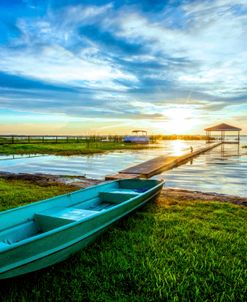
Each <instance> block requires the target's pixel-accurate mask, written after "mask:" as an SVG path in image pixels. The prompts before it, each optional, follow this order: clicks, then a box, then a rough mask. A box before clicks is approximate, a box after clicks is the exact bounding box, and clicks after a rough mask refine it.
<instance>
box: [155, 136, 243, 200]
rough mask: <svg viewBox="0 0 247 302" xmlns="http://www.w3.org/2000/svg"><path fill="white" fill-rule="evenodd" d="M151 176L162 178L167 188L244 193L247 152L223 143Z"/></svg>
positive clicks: (232, 193)
mask: <svg viewBox="0 0 247 302" xmlns="http://www.w3.org/2000/svg"><path fill="white" fill-rule="evenodd" d="M243 143H244V142H243ZM245 144H246V145H247V141H246V143H245ZM154 178H164V179H165V180H166V186H167V187H179V188H184V189H189V190H197V191H205V192H217V193H222V194H231V195H239V196H247V155H246V154H245V150H244V149H242V148H241V146H240V147H239V145H237V144H224V145H220V146H218V147H217V148H215V149H212V150H210V151H208V152H206V153H204V154H201V155H200V156H198V157H195V158H194V159H193V162H192V163H191V162H188V163H186V164H185V165H183V166H180V167H178V168H176V169H173V170H170V171H166V172H163V173H162V174H160V175H158V176H154Z"/></svg>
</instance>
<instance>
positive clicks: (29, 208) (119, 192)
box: [0, 179, 163, 279]
mask: <svg viewBox="0 0 247 302" xmlns="http://www.w3.org/2000/svg"><path fill="white" fill-rule="evenodd" d="M162 186H163V181H157V180H141V179H126V180H118V181H113V182H109V183H104V184H100V185H96V186H94V187H90V188H87V189H83V190H79V191H75V192H72V193H70V194H66V195H60V196H57V197H54V198H50V199H47V200H43V201H39V202H35V203H32V204H30V205H26V206H22V207H18V208H15V209H12V210H8V211H5V212H1V213H0V279H5V278H11V277H15V276H18V275H22V274H26V273H29V272H32V271H36V270H39V269H42V268H45V267H47V266H50V265H52V264H55V263H57V262H60V261H63V260H64V259H66V258H68V257H69V256H70V255H71V254H74V253H76V252H77V251H79V250H80V249H82V248H84V247H85V246H87V245H88V244H89V243H91V242H92V241H93V240H94V239H95V238H96V237H97V236H98V235H99V234H100V233H102V231H104V230H105V229H106V228H107V227H108V226H109V225H110V224H112V223H113V222H115V221H116V220H118V219H120V218H121V217H123V216H125V215H126V214H128V213H130V212H131V211H133V210H135V209H137V208H138V207H140V206H142V205H143V204H145V203H146V202H148V201H150V200H153V199H154V198H155V197H156V196H157V195H158V194H159V192H160V191H161V189H162Z"/></svg>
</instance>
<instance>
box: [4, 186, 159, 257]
mask: <svg viewBox="0 0 247 302" xmlns="http://www.w3.org/2000/svg"><path fill="white" fill-rule="evenodd" d="M119 181H120V180H117V181H116V180H114V181H111V182H110V183H115V182H119ZM156 181H157V182H158V184H157V185H155V186H154V187H152V188H150V189H149V190H147V191H146V192H143V193H140V194H139V195H137V196H133V197H131V198H129V199H127V200H126V201H123V202H121V203H119V204H116V205H115V204H114V206H113V207H111V208H109V209H106V210H104V211H103V213H109V212H110V211H112V210H115V209H118V208H120V207H122V206H124V205H125V204H127V203H129V202H132V201H133V200H135V199H138V198H140V197H141V196H145V195H146V194H148V193H151V192H153V191H155V190H157V189H158V188H159V187H161V188H162V186H163V185H164V181H163V180H156ZM107 184H108V183H107ZM100 185H102V184H100ZM100 185H97V186H100ZM90 188H92V187H89V188H86V189H80V190H77V191H75V192H78V191H83V190H87V189H90ZM72 193H73V192H72ZM69 194H70V193H69ZM66 195H68V194H63V195H59V196H56V197H60V196H66ZM56 197H52V198H51V199H53V198H56ZM46 200H50V199H45V200H42V201H46ZM42 201H38V203H40V202H42ZM26 206H30V205H26ZM26 206H21V207H26ZM21 207H18V208H21ZM18 208H14V209H13V210H15V209H18ZM11 210H12V209H10V210H8V211H11ZM4 212H5V211H4ZM36 214H38V213H36ZM100 215H102V212H101V211H99V212H98V213H95V214H93V215H91V216H88V217H85V218H83V219H81V220H77V221H73V222H71V223H68V224H66V225H63V226H60V227H57V228H54V229H52V230H49V231H47V232H44V233H41V234H38V235H36V236H32V237H28V238H26V239H23V240H21V241H19V242H16V243H12V244H11V245H7V246H6V247H2V248H1V250H0V254H2V253H5V252H8V251H10V250H14V249H16V248H18V247H20V246H22V245H25V244H28V243H30V242H33V241H37V240H40V239H43V238H45V237H47V236H49V235H52V234H54V233H59V232H62V231H64V230H66V229H68V228H71V227H74V226H76V225H78V224H80V223H82V222H85V221H88V220H91V219H93V218H95V217H96V216H100ZM123 216H124V215H123ZM121 217H122V216H121Z"/></svg>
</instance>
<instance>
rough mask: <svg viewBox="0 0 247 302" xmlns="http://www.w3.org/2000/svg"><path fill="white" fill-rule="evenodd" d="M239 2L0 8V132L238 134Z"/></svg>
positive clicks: (246, 44) (29, 1) (246, 24)
mask: <svg viewBox="0 0 247 302" xmlns="http://www.w3.org/2000/svg"><path fill="white" fill-rule="evenodd" d="M246 32H247V2H246V1H245V0H235V1H234V0H233V1H230V0H215V1H204V0H202V1H188V0H184V1H175V0H174V1H172V0H171V1H158V0H152V1H151V0H145V1H130V0H129V1H120V0H118V1H103V0H102V1H93V0H91V1H73V0H56V1H55V0H50V1H49V0H11V1H9V0H1V1H0V58H1V60H0V102H1V107H0V133H4V134H5V133H29V134H38V133H42V134H43V133H44V134H54V133H57V134H81V133H93V134H95V133H116V132H117V133H128V132H129V131H130V130H131V129H133V128H137V127H138V128H140V127H141V128H144V129H147V130H149V131H150V132H152V133H164V134H166V133H201V132H202V130H203V128H204V127H205V126H208V125H213V124H216V123H219V122H228V123H231V124H234V125H236V126H240V127H242V128H243V130H244V132H246V131H247V127H246V120H247V118H246V115H247V76H246V74H247V39H246Z"/></svg>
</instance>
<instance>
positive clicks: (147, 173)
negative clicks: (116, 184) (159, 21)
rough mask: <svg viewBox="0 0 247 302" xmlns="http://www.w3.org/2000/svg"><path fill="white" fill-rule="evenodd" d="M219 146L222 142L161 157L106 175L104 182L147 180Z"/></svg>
mask: <svg viewBox="0 0 247 302" xmlns="http://www.w3.org/2000/svg"><path fill="white" fill-rule="evenodd" d="M221 144H222V142H220V143H214V144H210V145H208V146H206V147H200V148H198V149H196V150H194V151H193V152H187V153H184V154H183V155H180V156H169V155H161V156H158V157H155V158H153V159H150V160H148V161H146V162H143V163H141V164H138V165H135V166H132V167H129V168H127V169H124V170H122V171H119V172H118V173H117V174H114V175H108V176H106V180H109V179H121V178H141V177H143V178H149V177H152V176H154V175H156V174H159V173H160V172H162V171H166V170H170V169H172V168H174V167H176V166H179V165H182V164H184V163H185V162H187V161H188V160H190V159H192V158H193V157H195V156H198V155H199V154H201V153H204V152H207V151H209V150H211V149H213V148H215V147H217V146H219V145H221Z"/></svg>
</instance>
